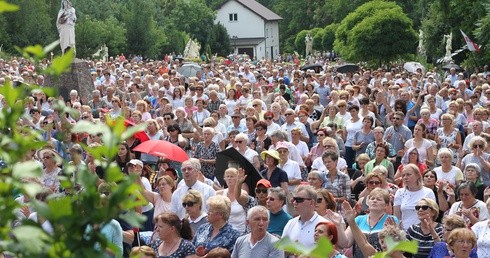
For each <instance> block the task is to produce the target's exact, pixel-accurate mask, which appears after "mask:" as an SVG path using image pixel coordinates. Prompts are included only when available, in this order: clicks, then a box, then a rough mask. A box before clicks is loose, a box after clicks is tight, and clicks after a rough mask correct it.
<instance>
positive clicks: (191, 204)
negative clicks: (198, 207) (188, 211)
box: [182, 202, 196, 208]
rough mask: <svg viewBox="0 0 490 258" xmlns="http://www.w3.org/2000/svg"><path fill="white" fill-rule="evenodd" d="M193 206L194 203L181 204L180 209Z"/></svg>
mask: <svg viewBox="0 0 490 258" xmlns="http://www.w3.org/2000/svg"><path fill="white" fill-rule="evenodd" d="M194 204H196V203H195V202H183V203H182V207H184V208H185V207H192V206H194Z"/></svg>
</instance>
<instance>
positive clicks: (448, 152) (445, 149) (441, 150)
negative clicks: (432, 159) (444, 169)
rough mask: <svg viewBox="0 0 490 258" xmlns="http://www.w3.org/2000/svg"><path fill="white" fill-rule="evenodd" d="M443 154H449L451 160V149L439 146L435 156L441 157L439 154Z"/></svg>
mask: <svg viewBox="0 0 490 258" xmlns="http://www.w3.org/2000/svg"><path fill="white" fill-rule="evenodd" d="M444 154H446V155H449V157H451V160H452V159H453V151H452V150H451V149H448V148H441V149H440V150H439V152H437V158H438V159H441V156H442V155H444Z"/></svg>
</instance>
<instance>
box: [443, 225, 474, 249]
mask: <svg viewBox="0 0 490 258" xmlns="http://www.w3.org/2000/svg"><path fill="white" fill-rule="evenodd" d="M464 239H467V240H469V241H470V242H471V248H473V247H475V245H476V236H475V233H473V231H472V230H470V229H467V228H457V229H453V230H452V231H451V234H449V236H448V238H447V244H448V245H449V247H450V248H451V249H453V246H454V244H455V243H456V241H458V240H464Z"/></svg>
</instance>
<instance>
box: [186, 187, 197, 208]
mask: <svg viewBox="0 0 490 258" xmlns="http://www.w3.org/2000/svg"><path fill="white" fill-rule="evenodd" d="M182 202H193V203H196V204H197V206H199V208H201V207H202V194H201V193H200V192H199V191H197V190H194V189H191V190H189V191H187V193H186V194H184V197H182Z"/></svg>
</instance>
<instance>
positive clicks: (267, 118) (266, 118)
mask: <svg viewBox="0 0 490 258" xmlns="http://www.w3.org/2000/svg"><path fill="white" fill-rule="evenodd" d="M264 119H265V120H272V117H264Z"/></svg>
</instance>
